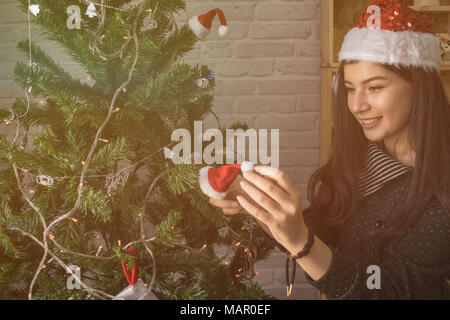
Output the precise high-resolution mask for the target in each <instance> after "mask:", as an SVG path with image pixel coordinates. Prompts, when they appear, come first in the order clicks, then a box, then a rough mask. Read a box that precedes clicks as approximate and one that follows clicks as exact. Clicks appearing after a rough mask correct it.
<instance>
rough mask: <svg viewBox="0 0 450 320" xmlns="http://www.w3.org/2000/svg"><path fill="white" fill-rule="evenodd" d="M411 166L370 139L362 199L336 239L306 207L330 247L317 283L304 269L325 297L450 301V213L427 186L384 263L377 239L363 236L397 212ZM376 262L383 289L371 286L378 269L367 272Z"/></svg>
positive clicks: (389, 244) (307, 220) (307, 218)
mask: <svg viewBox="0 0 450 320" xmlns="http://www.w3.org/2000/svg"><path fill="white" fill-rule="evenodd" d="M413 168H414V167H408V166H406V165H404V164H402V163H400V162H398V161H397V160H395V159H394V158H392V157H390V156H389V155H388V154H386V153H385V152H384V151H383V150H382V149H381V148H380V146H379V145H378V144H376V143H369V152H368V156H367V162H366V166H365V169H364V170H365V171H364V174H362V175H361V178H360V179H361V181H360V184H359V190H360V192H361V195H362V198H361V201H360V203H359V205H358V207H357V210H356V212H357V213H356V214H355V215H353V216H352V217H351V218H350V219H349V220H347V222H346V223H345V224H344V225H343V226H342V227H341V228H340V230H339V236H338V237H337V238H338V240H337V241H336V239H334V240H333V241H331V240H330V239H332V236H331V233H330V232H328V231H327V230H325V229H324V228H323V227H322V226H321V225H319V224H318V223H316V221H315V219H314V212H312V208H311V206H310V207H308V208H307V209H305V210H304V216H305V223H306V225H307V226H308V227H309V228H311V230H312V231H313V232H314V233H315V234H316V235H317V237H318V238H320V239H321V240H322V241H323V242H324V243H326V244H327V245H328V246H329V247H330V249H331V251H332V260H331V264H330V267H329V269H328V270H327V271H326V273H325V274H324V275H323V276H322V277H321V278H320V279H318V280H317V281H314V280H313V279H312V278H310V277H309V275H308V274H307V273H305V276H306V279H307V281H308V282H309V283H310V284H311V285H313V286H314V287H316V288H317V289H319V290H320V292H321V293H322V294H324V295H325V297H326V298H327V299H450V284H449V282H450V280H449V282H448V281H447V279H450V213H449V212H446V210H445V209H444V208H443V207H442V205H441V204H440V202H439V200H438V199H437V198H436V197H435V196H434V195H433V194H432V193H431V192H430V191H429V190H427V191H426V195H425V200H426V205H425V207H424V210H423V214H422V216H421V218H419V219H418V221H417V222H416V223H415V224H414V225H413V226H412V227H411V228H409V229H408V231H407V232H406V234H405V235H404V236H403V237H401V239H399V238H394V239H392V240H390V241H388V242H387V244H386V246H385V247H384V249H383V252H382V256H383V260H382V261H380V260H378V259H377V255H376V254H375V252H376V250H375V240H366V239H367V238H364V235H366V234H367V232H368V231H370V230H373V229H374V228H384V226H385V225H386V223H388V222H389V221H390V220H391V219H393V218H394V217H395V215H396V214H398V213H399V211H400V210H398V209H400V208H401V206H402V205H403V203H404V202H405V201H406V198H407V195H408V191H409V187H410V185H411V181H412V176H413ZM333 243H334V244H333ZM373 265H375V266H378V267H379V275H380V277H379V279H380V282H379V284H380V288H379V289H378V288H373V286H372V288H373V289H369V288H368V287H370V285H368V282H370V283H372V284H373V283H374V282H373V277H372V275H374V271H373V270H368V267H369V266H373ZM369 278H370V279H369Z"/></svg>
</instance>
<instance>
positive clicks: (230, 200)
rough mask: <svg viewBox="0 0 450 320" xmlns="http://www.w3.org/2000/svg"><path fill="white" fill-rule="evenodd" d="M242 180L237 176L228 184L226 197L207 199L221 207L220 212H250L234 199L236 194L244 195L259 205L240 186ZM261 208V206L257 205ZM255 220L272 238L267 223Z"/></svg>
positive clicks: (232, 213)
mask: <svg viewBox="0 0 450 320" xmlns="http://www.w3.org/2000/svg"><path fill="white" fill-rule="evenodd" d="M242 181H244V178H242V176H238V177H237V178H236V179H235V180H234V181H233V183H232V184H231V186H230V189H229V191H228V194H227V197H226V198H225V199H223V200H216V199H212V198H210V199H209V202H210V203H211V204H212V205H214V206H216V207H219V208H221V209H222V212H223V213H224V214H226V215H235V214H239V213H246V214H250V213H249V212H247V211H246V210H245V209H244V208H242V207H241V206H240V204H239V203H238V202H237V201H236V197H237V196H244V197H246V198H247V200H248V201H249V202H250V203H252V204H253V205H254V206H255V207H259V206H258V204H257V203H256V202H254V201H253V200H252V199H251V198H250V197H249V196H248V195H247V193H246V192H245V191H244V190H242V188H241V184H240V183H241V182H242ZM259 208H261V207H259ZM256 222H258V224H259V225H260V226H261V228H263V230H264V231H265V232H266V233H267V234H268V235H269V236H270V237H272V238H273V235H272V233H271V232H270V230H269V227H268V226H267V225H265V224H264V223H263V222H261V221H259V220H256Z"/></svg>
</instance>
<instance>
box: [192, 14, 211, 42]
mask: <svg viewBox="0 0 450 320" xmlns="http://www.w3.org/2000/svg"><path fill="white" fill-rule="evenodd" d="M189 27H190V28H191V30H192V32H194V34H195V35H196V36H197V37H198V38H200V39H204V38H205V37H206V36H207V35H208V34H209V29H207V28H205V26H203V25H202V24H201V23H200V21H198V16H194V17H192V18H191V19H190V20H189Z"/></svg>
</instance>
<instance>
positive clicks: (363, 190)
mask: <svg viewBox="0 0 450 320" xmlns="http://www.w3.org/2000/svg"><path fill="white" fill-rule="evenodd" d="M412 169H414V166H408V165H405V164H403V163H401V162H399V161H398V160H396V159H394V158H393V157H391V156H390V155H388V154H387V153H385V152H384V151H383V149H382V148H381V144H380V142H372V141H369V143H368V148H367V158H366V163H365V164H364V166H363V167H362V172H361V175H360V177H359V179H358V182H357V189H358V192H359V194H360V195H361V198H363V197H366V196H368V195H369V194H371V193H374V192H375V191H377V190H379V189H380V188H381V187H383V185H384V184H385V183H387V182H388V181H390V180H392V179H394V178H396V177H398V176H400V175H402V174H404V173H405V172H408V171H410V170H412Z"/></svg>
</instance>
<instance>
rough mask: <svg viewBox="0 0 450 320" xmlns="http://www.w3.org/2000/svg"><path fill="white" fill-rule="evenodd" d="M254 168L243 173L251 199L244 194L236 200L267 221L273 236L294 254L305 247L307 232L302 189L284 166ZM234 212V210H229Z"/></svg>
mask: <svg viewBox="0 0 450 320" xmlns="http://www.w3.org/2000/svg"><path fill="white" fill-rule="evenodd" d="M255 171H256V172H258V173H259V174H260V175H258V174H256V173H254V172H246V173H244V174H243V175H244V178H245V180H246V181H245V180H244V181H241V182H240V184H241V188H242V190H244V191H245V192H246V193H247V194H248V196H249V198H250V199H252V200H253V201H254V202H256V203H257V204H258V206H256V205H255V204H254V203H252V202H251V201H249V200H248V199H246V197H243V196H241V195H238V196H237V200H238V202H239V204H240V205H241V207H242V208H243V209H245V211H246V212H248V213H249V214H251V215H252V216H253V217H255V218H256V220H257V221H260V222H262V223H263V224H265V225H267V227H268V228H269V230H270V232H271V234H272V235H273V238H274V239H275V240H276V241H278V243H280V244H281V245H282V246H284V247H285V248H286V249H287V250H289V251H290V252H291V253H293V254H297V253H298V252H299V251H300V250H302V249H303V247H304V245H305V244H306V242H307V237H308V232H307V229H306V226H305V222H304V220H303V212H302V205H301V197H300V192H299V191H298V190H297V188H296V187H295V185H294V184H293V183H292V181H291V179H289V177H288V176H287V175H286V174H285V173H284V172H283V171H281V170H279V169H276V168H272V167H267V166H257V167H256V168H255ZM230 212H231V211H230Z"/></svg>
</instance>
